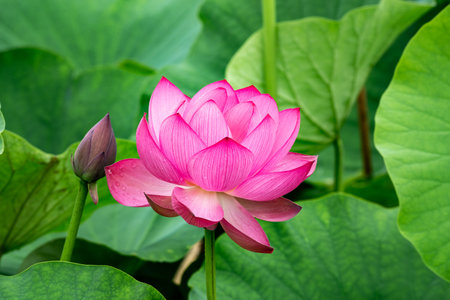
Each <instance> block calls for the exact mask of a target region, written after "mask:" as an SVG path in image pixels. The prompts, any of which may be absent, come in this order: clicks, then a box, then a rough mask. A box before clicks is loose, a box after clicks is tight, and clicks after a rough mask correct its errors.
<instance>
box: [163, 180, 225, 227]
mask: <svg viewBox="0 0 450 300" xmlns="http://www.w3.org/2000/svg"><path fill="white" fill-rule="evenodd" d="M172 205H173V208H174V209H175V211H176V212H177V213H178V214H179V215H180V216H181V217H182V218H183V219H184V220H185V221H186V222H188V223H189V224H191V225H194V226H197V227H209V226H212V225H214V224H217V222H219V221H220V220H222V218H223V210H222V207H221V206H220V203H219V200H218V199H217V193H215V192H207V191H204V190H202V189H200V188H191V189H182V188H175V189H174V190H173V194H172Z"/></svg>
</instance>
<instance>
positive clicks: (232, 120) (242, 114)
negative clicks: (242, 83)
mask: <svg viewBox="0 0 450 300" xmlns="http://www.w3.org/2000/svg"><path fill="white" fill-rule="evenodd" d="M255 109H256V108H255V104H253V102H244V103H239V104H238V105H236V106H234V107H232V108H231V109H230V110H229V111H227V112H226V113H225V120H226V121H227V124H228V127H229V128H230V131H231V135H232V136H233V139H234V140H235V141H236V142H238V143H240V142H241V141H242V140H243V139H244V138H245V136H246V135H247V132H248V127H249V125H250V120H251V119H252V116H253V113H254V111H255Z"/></svg>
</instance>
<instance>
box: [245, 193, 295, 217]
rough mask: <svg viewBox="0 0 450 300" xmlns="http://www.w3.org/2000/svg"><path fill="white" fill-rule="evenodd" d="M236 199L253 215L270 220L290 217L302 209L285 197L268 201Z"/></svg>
mask: <svg viewBox="0 0 450 300" xmlns="http://www.w3.org/2000/svg"><path fill="white" fill-rule="evenodd" d="M237 200H238V201H239V203H241V205H242V206H243V207H244V208H245V209H246V210H247V211H248V212H249V213H250V214H251V215H252V216H253V217H255V218H258V219H261V220H265V221H270V222H282V221H287V220H289V219H292V218H293V217H295V216H296V215H297V214H298V213H299V212H300V210H301V209H302V207H301V206H299V205H297V204H295V203H294V202H292V201H291V200H288V199H286V198H277V199H275V200H270V201H251V200H245V199H241V198H238V199H237Z"/></svg>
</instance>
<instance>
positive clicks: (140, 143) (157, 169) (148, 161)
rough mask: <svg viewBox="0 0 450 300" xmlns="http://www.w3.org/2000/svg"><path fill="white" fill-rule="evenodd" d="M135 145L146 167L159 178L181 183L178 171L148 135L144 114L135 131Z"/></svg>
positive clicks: (181, 179)
mask: <svg viewBox="0 0 450 300" xmlns="http://www.w3.org/2000/svg"><path fill="white" fill-rule="evenodd" d="M136 147H137V151H138V154H139V157H140V158H141V159H142V161H143V163H144V164H145V166H146V168H147V169H148V170H149V171H150V172H151V173H152V174H153V175H155V176H156V177H158V178H159V179H161V180H164V181H168V182H172V183H178V184H181V183H183V182H184V179H183V177H182V176H181V175H180V172H179V171H178V170H177V169H176V168H175V166H174V165H173V164H172V163H171V162H170V161H169V160H168V159H167V157H166V156H165V155H164V154H163V153H162V152H161V150H160V149H159V147H158V146H157V145H156V143H155V141H154V140H153V138H152V137H151V135H150V132H149V130H148V126H147V121H146V120H145V115H144V117H143V118H142V119H141V122H140V123H139V126H138V129H137V131H136Z"/></svg>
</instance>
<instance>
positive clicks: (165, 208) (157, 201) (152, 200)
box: [145, 194, 178, 217]
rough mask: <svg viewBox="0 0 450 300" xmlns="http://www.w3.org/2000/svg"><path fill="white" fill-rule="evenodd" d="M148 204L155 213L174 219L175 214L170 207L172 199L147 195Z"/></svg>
mask: <svg viewBox="0 0 450 300" xmlns="http://www.w3.org/2000/svg"><path fill="white" fill-rule="evenodd" d="M145 197H146V198H147V201H148V204H150V206H151V207H152V208H153V210H154V211H155V212H157V213H158V214H160V215H161V216H164V217H176V216H178V214H177V212H176V211H175V210H173V207H172V197H171V196H158V195H147V194H145Z"/></svg>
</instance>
